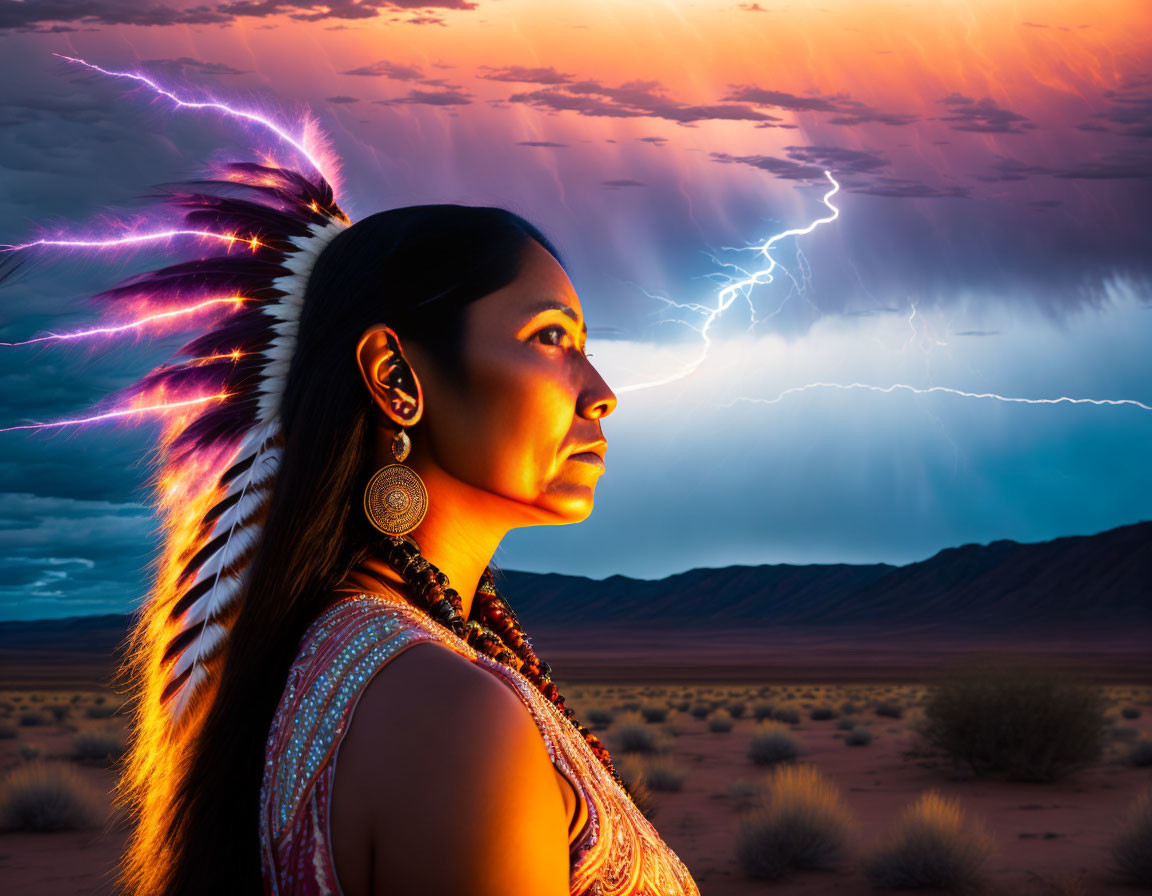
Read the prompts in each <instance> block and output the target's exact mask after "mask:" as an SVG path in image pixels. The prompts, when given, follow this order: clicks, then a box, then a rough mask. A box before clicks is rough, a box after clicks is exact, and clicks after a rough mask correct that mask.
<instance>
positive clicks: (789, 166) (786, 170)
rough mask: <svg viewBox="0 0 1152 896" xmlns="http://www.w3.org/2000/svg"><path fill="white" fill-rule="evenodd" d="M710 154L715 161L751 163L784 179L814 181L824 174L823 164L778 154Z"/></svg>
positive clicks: (754, 166)
mask: <svg viewBox="0 0 1152 896" xmlns="http://www.w3.org/2000/svg"><path fill="white" fill-rule="evenodd" d="M709 155H710V156H711V157H712V160H713V161H715V162H722V163H732V162H738V163H740V164H743V165H751V166H752V167H753V168H759V169H760V170H762V171H767V172H769V173H770V174H774V175H776V176H777V177H779V178H783V179H784V180H798V181H814V180H818V179H820V178H822V177H823V176H824V168H823V167H822V166H820V165H812V164H809V163H803V162H797V161H795V160H793V159H780V158H777V157H776V156H733V155H729V154H728V153H726V152H713V153H709Z"/></svg>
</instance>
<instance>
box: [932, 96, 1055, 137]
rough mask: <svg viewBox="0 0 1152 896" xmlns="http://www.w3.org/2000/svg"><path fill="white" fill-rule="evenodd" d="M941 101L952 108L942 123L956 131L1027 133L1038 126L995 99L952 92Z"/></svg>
mask: <svg viewBox="0 0 1152 896" xmlns="http://www.w3.org/2000/svg"><path fill="white" fill-rule="evenodd" d="M937 102H939V103H942V104H944V105H945V106H948V107H949V114H948V115H944V116H942V117H941V118H940V119H939V120H940V121H946V122H948V123H949V126H950V127H951V128H952V130H954V131H972V132H974V133H978V134H1023V133H1024V131H1023V130H1022V128H1033V127H1035V126H1034V125H1032V124H1031V123H1030V122H1029V121H1028V118H1027V116H1025V115H1021V114H1020V113H1019V112H1013V111H1012V110H1011V109H1005V108H1004V107H1003V106H1001V105H999V104H998V103H997V102H996V101H995V100H994V99H991V98H990V97H984V99H982V100H975V99H973V98H972V97H969V96H964V95H963V94H961V93H950V94H948V96H946V97H942V98H941V99H939V100H937Z"/></svg>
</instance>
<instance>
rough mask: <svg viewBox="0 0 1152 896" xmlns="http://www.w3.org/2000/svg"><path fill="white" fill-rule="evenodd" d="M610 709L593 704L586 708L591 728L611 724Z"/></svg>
mask: <svg viewBox="0 0 1152 896" xmlns="http://www.w3.org/2000/svg"><path fill="white" fill-rule="evenodd" d="M612 719H613V715H612V710H610V709H605V708H604V707H602V706H594V707H592V708H591V709H589V710H588V722H589V723H590V724H591V725H592V727H593V728H607V727H608V726H609V725H611V724H612Z"/></svg>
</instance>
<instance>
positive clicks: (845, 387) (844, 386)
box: [723, 383, 1152, 411]
mask: <svg viewBox="0 0 1152 896" xmlns="http://www.w3.org/2000/svg"><path fill="white" fill-rule="evenodd" d="M810 389H840V390H842V391H845V392H847V391H850V390H853V389H866V390H868V391H870V392H889V393H890V392H895V391H897V390H902V391H906V392H915V393H917V394H919V395H927V394H929V393H931V392H947V393H949V394H951V395H960V396H962V397H964V398H987V399H993V400H995V401H1004V402H1009V403H1011V404H1095V405H1130V406H1132V407H1137V408H1140V409H1141V410H1144V411H1152V405H1146V404H1144V403H1143V402H1142V401H1136V400H1135V399H1132V398H1068V397H1067V396H1061V397H1060V398H1015V397H1012V396H1007V395H997V394H996V393H995V392H965V391H963V390H962V389H951V388H949V387H947V386H928V387H919V386H909V385H907V384H905V383H895V384H893V385H891V386H873V385H871V384H869V383H807V384H806V385H803V386H794V387H792V388H791V389H785V390H784V391H783V392H781V393H780V394H779V395H777V396H776V397H775V398H746V397H744V396H740V397H738V398H734V399H732V401H730V402H728V403H727V404H725V405H723V407H726V408H730V407H732V406H733V405H734V404H736V403H737V402H740V401H745V402H750V403H752V404H779V403H780V402H781V401H783V400H784V399H785V398H787V397H788V396H789V395H795V394H796V393H798V392H807V391H808V390H810Z"/></svg>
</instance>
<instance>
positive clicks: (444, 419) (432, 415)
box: [404, 240, 616, 525]
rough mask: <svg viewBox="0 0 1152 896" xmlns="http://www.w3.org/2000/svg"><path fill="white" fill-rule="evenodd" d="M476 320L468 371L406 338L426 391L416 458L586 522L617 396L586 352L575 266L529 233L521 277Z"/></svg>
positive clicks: (415, 435) (509, 499)
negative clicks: (447, 365)
mask: <svg viewBox="0 0 1152 896" xmlns="http://www.w3.org/2000/svg"><path fill="white" fill-rule="evenodd" d="M464 317H465V319H464V328H465V329H464V333H465V336H464V349H463V355H464V357H463V364H462V366H461V373H460V375H459V376H458V377H452V376H447V375H444V374H443V373H441V372H440V371H439V368H438V365H437V364H436V363H435V361H434V360H433V359H432V358H430V357H427V356H425V355H424V354H423V353H422V352H421V351H420V349H419V347H418V346H412V347H408V346H405V347H404V352H405V355H406V356H407V357H408V359H409V362H410V363H411V364H412V367H413V369H414V370H415V371H416V374H417V376H418V377H419V379H420V384H421V387H422V390H423V414H422V419H421V420H420V422H419V424H418V425H417V426H416V427H415V428H414V429H413V430H412V441H413V459H412V461H411V463H412V464H413V466H414V467H417V469H419V466H421V465H424V464H426V463H428V462H431V463H433V464H434V465H435V466H436V467H437V468H439V470H438V471H439V472H443V473H445V474H447V475H448V476H449V477H451V478H453V479H456V480H458V481H459V482H461V483H464V484H466V485H468V486H471V487H472V488H475V489H479V490H481V491H483V492H485V493H487V494H488V495H491V496H496V497H498V498H502V499H506V500H505V501H503V502H501V503H504V504H507V505H508V509H510V510H512V511H513V513H514V515H515V513H519V514H521V516H522V519H520V520H518V521H517V523H518V524H520V525H532V524H538V523H558V522H577V521H579V520H583V519H584V518H585V517H587V516H588V514H589V513H591V511H592V502H593V492H594V490H595V488H596V482H597V480H598V479H599V478H600V475H601V474H602V473H603V472H604V452H605V448H606V442H605V440H604V435H603V433H602V432H601V431H600V420H601V418H603V417H605V416H607V415H608V414H610V413H612V410H613V409H614V408H615V407H616V396H615V395H614V394H613V392H612V390H611V389H610V388H608V384H607V383H605V382H604V379H603V378H602V377H601V376H600V374H599V373H597V372H596V368H594V367H593V366H592V363H591V362H590V361H589V360H588V358H587V356H586V355H585V354H584V344H585V340H586V339H587V335H588V331H587V327H586V325H585V323H584V313H583V310H582V308H581V306H580V299H579V298H578V297H577V295H576V292H575V290H574V289H573V288H572V283H571V281H569V279H568V275H567V274H566V273H565V272H564V269H563V268H562V267H561V266H560V264H559V263H558V262H557V261H556V259H555V258H553V257H552V255H551V254H550V253H549V252H548V251H547V250H546V249H545V248H544V247H543V246H541V245H540V244H539V243H537V242H536V241H535V240H529V241H528V247H527V249H526V252H525V259H524V264H523V267H522V269H521V272H520V274H519V276H517V278H516V279H515V280H514V281H513V282H512V283H510V284H508V286H506V287H504V288H503V289H500V290H498V291H496V292H494V293H491V294H489V295H487V296H485V297H484V298H482V299H479V300H477V301H475V302H472V303H471V304H469V305H468V306H467V307H466V309H465V310H464Z"/></svg>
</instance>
